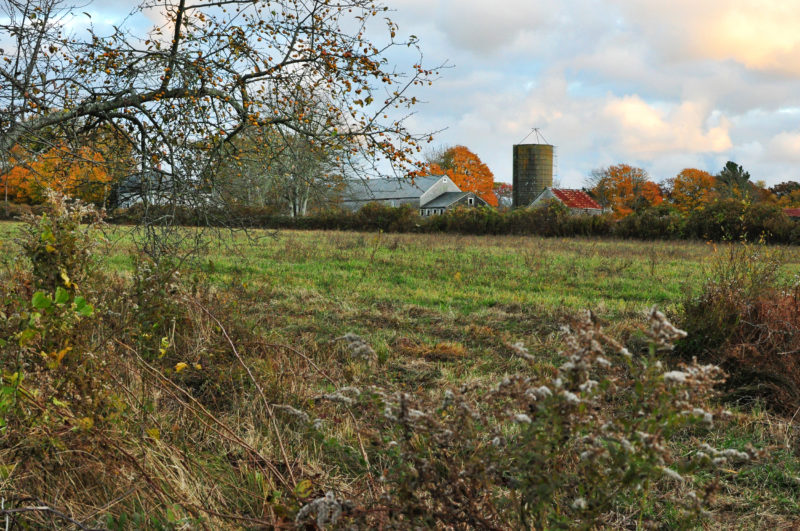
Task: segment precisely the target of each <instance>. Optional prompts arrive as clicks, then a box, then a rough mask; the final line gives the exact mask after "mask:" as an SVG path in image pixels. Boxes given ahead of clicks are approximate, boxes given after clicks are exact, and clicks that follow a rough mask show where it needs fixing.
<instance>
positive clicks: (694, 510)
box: [331, 310, 753, 529]
mask: <svg viewBox="0 0 800 531" xmlns="http://www.w3.org/2000/svg"><path fill="white" fill-rule="evenodd" d="M650 322H651V327H650V329H649V331H648V336H649V338H650V348H649V350H648V351H647V352H644V353H636V354H632V353H630V352H628V350H627V349H626V348H624V347H622V346H621V345H620V344H619V343H617V342H616V341H614V340H613V339H612V338H610V337H608V336H607V335H605V334H604V333H603V332H602V330H601V329H600V327H599V325H598V324H597V323H596V321H595V320H594V319H593V318H592V316H591V315H587V316H586V317H585V318H584V319H582V320H578V321H577V322H576V323H575V325H574V327H573V328H572V329H568V330H567V331H566V339H565V345H566V349H565V351H564V352H563V353H562V356H563V358H564V363H563V364H562V365H561V367H560V368H559V369H558V372H557V374H556V375H554V376H552V377H536V376H534V375H533V374H532V373H531V374H529V373H527V372H525V371H523V372H520V373H517V374H512V375H509V376H508V377H506V378H504V379H503V380H502V381H498V382H495V384H494V385H489V384H488V383H486V384H477V383H476V384H471V385H465V386H464V387H462V388H461V389H458V390H449V391H446V392H445V393H444V395H443V397H442V401H441V402H440V403H438V404H431V403H426V402H425V401H424V400H422V399H419V398H416V397H414V396H411V395H409V394H406V393H402V392H400V393H386V392H384V391H382V390H381V389H377V388H373V389H372V390H371V391H370V392H365V393H363V394H361V396H360V398H359V400H360V401H361V403H362V406H363V407H365V408H366V409H365V410H364V414H365V416H367V417H369V418H374V417H375V416H377V415H380V414H381V410H383V411H382V415H383V419H384V425H383V428H382V431H383V434H382V436H381V441H382V443H381V445H382V446H380V447H379V449H378V450H377V454H378V455H379V456H381V457H382V458H383V463H382V467H383V470H384V474H383V477H382V479H383V481H384V483H385V485H386V489H387V496H388V497H387V501H386V504H387V506H388V507H389V508H390V509H389V510H388V511H387V513H386V515H385V520H389V522H386V521H385V520H380V519H379V520H378V521H377V522H376V521H372V522H371V525H378V522H379V523H380V524H381V525H382V526H386V524H387V523H388V524H389V526H390V527H391V526H396V527H404V528H417V527H420V528H454V529H461V528H481V529H506V528H508V529H528V528H553V527H570V528H584V529H590V528H593V527H595V526H598V525H602V523H603V522H604V518H605V517H606V515H607V513H609V512H611V511H626V510H634V511H642V510H643V509H644V505H645V504H647V503H652V501H651V500H649V499H648V496H647V492H648V490H649V489H651V488H653V487H652V486H653V485H661V486H662V488H661V489H660V492H661V493H662V494H663V495H664V497H665V498H666V499H669V500H671V503H676V504H677V506H678V507H681V508H682V510H683V511H684V514H683V517H682V520H681V521H680V522H673V524H676V525H681V526H685V525H689V524H692V523H697V521H698V520H699V519H700V518H701V515H702V511H703V507H704V506H705V504H706V503H707V502H708V499H707V498H708V496H710V494H711V493H712V492H713V481H710V480H709V476H708V475H702V476H701V475H695V472H697V471H700V470H713V469H714V468H715V467H716V466H720V465H723V464H726V463H728V462H733V461H736V460H739V459H742V460H747V459H750V458H751V457H753V453H745V452H738V451H735V450H728V451H719V450H715V449H713V448H711V447H710V446H708V445H701V444H697V445H695V446H694V447H693V449H692V450H690V451H688V452H684V451H681V452H676V451H674V450H673V449H672V446H671V445H670V444H668V442H669V441H670V440H671V439H672V438H674V437H676V436H677V435H679V434H681V433H685V432H686V430H693V431H694V432H695V433H696V434H698V435H699V434H702V433H703V430H704V429H705V427H707V426H709V425H710V424H711V423H712V422H713V421H714V417H715V415H716V414H717V413H715V412H713V411H711V410H707V409H705V407H706V406H705V404H706V403H707V400H708V399H709V397H711V396H712V395H713V394H714V391H713V387H714V386H715V385H716V384H717V383H718V382H720V381H721V378H722V372H721V371H720V370H719V369H718V368H717V367H714V366H711V365H699V364H697V363H694V362H693V363H690V364H688V365H682V366H681V368H680V369H679V370H668V369H667V368H666V367H665V366H664V365H662V363H661V362H660V361H658V359H657V355H658V353H659V352H661V351H663V350H666V349H669V348H671V345H672V342H673V341H675V340H676V339H677V338H679V337H683V335H684V333H683V332H681V331H680V330H677V329H676V328H674V327H673V326H672V325H671V324H670V323H669V322H668V321H667V320H666V318H665V317H664V316H663V315H662V314H660V313H659V312H657V311H655V310H653V311H652V312H651V313H650ZM513 349H514V350H515V351H516V352H517V353H518V354H519V355H520V356H521V357H524V358H526V359H529V360H531V361H532V360H533V357H532V356H530V355H528V354H527V351H526V350H525V349H524V347H523V346H522V345H521V344H517V345H514V346H513ZM337 396H338V395H331V399H333V398H336V397H337ZM345 398H347V400H348V401H349V402H352V399H351V398H349V397H341V400H344V399H345ZM684 450H685V449H684ZM728 466H729V465H728ZM675 485H682V487H681V488H674V486H675ZM656 503H665V502H663V501H661V502H656ZM632 507H635V508H632ZM377 511H378V509H377V508H376V509H374V510H373V511H372V512H377ZM640 519H641V513H640ZM640 522H641V520H640Z"/></svg>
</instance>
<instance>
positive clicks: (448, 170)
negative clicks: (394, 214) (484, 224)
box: [424, 146, 497, 207]
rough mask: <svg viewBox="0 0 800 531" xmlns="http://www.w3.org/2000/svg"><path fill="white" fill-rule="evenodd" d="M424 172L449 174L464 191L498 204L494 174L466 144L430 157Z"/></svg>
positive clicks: (494, 204) (492, 203)
mask: <svg viewBox="0 0 800 531" xmlns="http://www.w3.org/2000/svg"><path fill="white" fill-rule="evenodd" d="M424 172H425V173H427V174H428V175H447V176H448V177H450V178H451V179H452V180H453V182H454V183H455V184H456V186H458V187H459V188H461V190H462V191H464V192H474V193H475V195H477V196H478V197H480V198H481V199H483V200H484V201H486V202H487V203H489V204H490V205H492V206H494V207H496V206H497V196H496V195H495V193H494V174H493V173H492V171H491V170H490V169H489V167H488V166H487V165H486V164H484V163H483V162H482V161H481V159H480V158H479V157H478V155H476V154H475V153H473V152H472V151H470V150H469V149H467V148H466V147H464V146H455V147H451V148H447V149H446V150H444V151H441V152H438V153H434V154H433V155H432V156H430V157H429V162H428V165H427V166H426V167H425V169H424Z"/></svg>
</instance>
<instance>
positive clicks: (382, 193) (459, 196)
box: [341, 175, 489, 216]
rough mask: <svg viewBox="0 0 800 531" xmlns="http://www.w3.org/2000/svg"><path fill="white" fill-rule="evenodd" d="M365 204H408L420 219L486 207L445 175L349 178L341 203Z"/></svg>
mask: <svg viewBox="0 0 800 531" xmlns="http://www.w3.org/2000/svg"><path fill="white" fill-rule="evenodd" d="M367 203H380V204H383V205H386V206H392V207H399V206H402V205H412V206H414V207H415V208H418V209H419V214H420V215H421V216H432V215H435V214H443V213H444V212H446V211H447V210H450V209H453V208H456V207H460V206H463V207H467V208H471V207H477V206H489V204H488V203H487V202H486V201H484V200H483V199H481V198H480V197H479V196H478V195H476V194H475V193H473V192H464V191H462V190H461V189H460V188H459V187H458V186H457V185H456V184H455V183H454V182H453V180H452V179H450V178H449V177H447V176H446V175H433V176H426V177H417V178H415V179H413V180H412V179H388V178H386V179H350V180H348V181H346V182H345V187H344V191H343V192H342V196H341V204H342V206H343V207H345V208H347V209H350V210H358V209H360V208H361V207H363V206H364V205H366V204H367Z"/></svg>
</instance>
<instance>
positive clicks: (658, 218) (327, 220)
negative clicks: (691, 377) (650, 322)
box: [111, 199, 800, 244]
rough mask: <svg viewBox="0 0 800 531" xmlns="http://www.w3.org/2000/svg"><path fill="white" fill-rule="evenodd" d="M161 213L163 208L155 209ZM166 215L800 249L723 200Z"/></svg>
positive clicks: (763, 220)
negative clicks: (596, 211) (586, 209)
mask: <svg viewBox="0 0 800 531" xmlns="http://www.w3.org/2000/svg"><path fill="white" fill-rule="evenodd" d="M150 208H151V210H152V209H156V210H158V208H159V207H150ZM140 210H141V209H140V208H139V207H132V208H130V209H127V210H117V211H115V212H113V214H112V216H111V221H112V222H114V223H137V222H138V221H139V219H140V218H141V212H140ZM165 215H169V216H170V219H172V220H174V222H175V223H179V224H184V225H202V224H208V223H210V224H212V225H225V226H234V227H252V228H267V229H299V230H347V231H351V230H352V231H383V232H398V233H403V232H416V233H457V234H474V235H535V236H544V237H573V236H584V237H616V238H628V239H640V240H664V239H667V240H671V239H700V240H705V241H708V240H711V241H740V240H748V241H757V240H759V239H764V240H766V241H769V242H771V243H788V244H798V243H800V223H795V222H793V221H792V220H790V219H789V218H788V217H787V216H786V214H784V213H783V211H782V210H781V209H780V208H779V207H778V206H776V205H770V204H766V203H745V202H742V201H738V200H733V199H724V200H719V201H716V202H714V203H712V204H711V205H709V206H707V207H706V208H705V209H703V210H698V211H694V212H692V213H691V214H690V215H689V216H688V217H687V216H683V215H681V214H680V213H679V212H678V211H676V210H675V209H674V208H672V207H671V206H669V205H665V204H662V205H659V206H656V207H652V208H644V209H641V210H638V211H635V212H634V213H633V214H631V215H629V216H626V217H625V218H623V219H621V220H615V219H613V218H612V216H611V215H610V214H603V215H597V216H591V215H571V214H570V213H569V210H568V209H567V208H565V207H564V206H563V205H561V204H560V203H557V202H550V203H548V204H546V205H543V206H540V207H536V208H524V209H514V210H505V211H503V210H496V209H491V208H469V209H468V208H456V209H453V210H448V211H446V212H445V213H444V214H440V215H435V216H428V217H422V216H420V215H419V213H418V211H417V209H415V208H414V207H412V206H410V205H404V206H400V207H389V206H386V205H382V204H378V203H371V204H367V205H366V206H364V207H363V208H361V209H360V210H358V211H355V212H351V211H349V210H343V209H332V210H326V211H321V212H317V213H314V214H311V215H308V216H303V217H296V218H293V217H289V216H282V215H277V214H276V213H275V211H274V210H259V209H254V208H232V209H226V210H225V211H220V212H217V213H215V214H212V215H205V216H203V217H202V219H201V218H200V217H199V216H198V215H197V213H196V212H195V211H193V210H191V209H188V208H175V207H170V208H169V209H165Z"/></svg>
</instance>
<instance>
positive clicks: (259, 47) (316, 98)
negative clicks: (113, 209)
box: [0, 0, 434, 212]
mask: <svg viewBox="0 0 800 531" xmlns="http://www.w3.org/2000/svg"><path fill="white" fill-rule="evenodd" d="M0 10H2V12H0V21H2V22H0V24H2V29H3V32H4V34H5V35H7V36H8V38H7V39H3V50H0V165H1V167H0V174H2V173H6V171H7V170H8V169H9V168H10V163H11V156H10V154H11V149H12V148H13V147H14V146H23V147H24V148H25V149H26V150H27V153H26V154H25V155H27V157H28V158H29V159H31V160H33V159H35V158H36V157H37V156H38V155H39V154H41V153H43V152H46V151H48V150H49V149H51V148H53V147H56V146H58V145H62V144H66V143H70V144H73V145H82V144H85V142H83V140H84V139H85V137H86V136H87V135H89V134H90V133H91V132H92V131H93V130H95V129H96V128H98V127H101V126H108V127H112V128H114V129H115V130H117V131H118V132H119V133H120V134H121V135H123V136H124V137H125V138H126V140H127V142H128V143H129V145H130V146H131V148H132V149H134V150H135V156H136V160H137V161H138V165H139V168H138V171H139V173H140V174H143V175H147V174H149V173H151V172H154V171H157V172H158V173H159V175H162V176H164V178H166V179H169V180H170V182H171V183H172V184H171V185H170V187H169V190H171V191H172V192H171V193H173V194H176V195H190V194H197V193H202V194H206V195H209V196H210V197H215V196H218V194H217V193H216V187H215V170H216V168H217V167H218V166H219V164H220V163H221V161H222V160H224V158H225V157H226V156H227V152H226V146H227V145H229V144H230V142H231V141H232V140H233V139H234V138H236V137H237V136H238V135H239V134H241V133H242V132H243V131H244V130H245V129H246V128H247V127H249V126H253V127H271V128H274V129H281V130H283V131H284V132H286V133H287V134H288V133H291V134H293V135H297V136H298V137H303V138H306V139H307V140H308V141H309V143H313V144H314V145H315V146H317V147H318V148H319V149H323V150H324V149H326V148H327V147H328V146H335V147H336V148H337V149H340V148H341V149H345V150H347V151H348V152H349V153H350V157H351V158H352V159H358V160H359V161H360V162H361V166H360V168H361V169H363V170H365V171H367V170H371V171H375V170H377V169H380V170H381V171H382V172H385V170H386V167H387V166H386V165H388V167H389V168H390V169H391V170H392V171H394V172H396V173H398V174H402V175H405V174H406V173H407V172H409V171H410V170H412V169H414V165H413V163H414V160H415V156H416V154H417V153H418V152H419V151H420V149H421V148H420V146H419V143H420V141H421V140H422V139H426V140H427V139H428V138H429V137H428V135H427V134H426V135H419V134H415V133H414V132H412V131H409V130H408V129H407V128H406V126H405V118H406V117H407V116H408V115H409V111H408V109H409V108H410V107H411V106H413V104H414V103H415V102H416V101H417V99H416V96H414V95H412V94H411V93H410V91H411V89H413V88H414V87H417V86H422V85H427V84H429V83H430V81H431V78H432V74H433V73H434V72H432V70H431V69H428V68H425V67H424V66H423V65H422V59H421V57H422V56H421V52H419V49H418V47H417V46H418V44H417V41H416V38H415V37H413V36H412V37H411V38H408V39H402V38H399V37H398V36H397V35H398V28H397V26H396V24H395V23H393V22H392V21H391V20H389V19H388V18H386V12H387V10H388V8H386V7H385V6H383V5H382V4H380V3H379V2H378V1H377V0H349V1H347V2H338V1H335V0H273V1H268V0H219V1H217V0H211V1H209V2H191V1H188V0H143V3H142V4H141V5H139V6H138V7H136V9H135V10H134V12H133V13H132V15H131V16H130V17H128V18H125V19H124V21H123V22H122V23H121V24H120V25H118V26H115V27H113V29H112V30H109V31H107V32H105V33H103V34H101V33H100V32H99V30H97V29H96V28H95V27H93V26H92V25H91V23H90V22H88V21H87V24H88V26H87V28H86V29H85V30H82V29H80V21H82V20H87V19H86V18H85V15H84V14H83V11H84V6H83V4H81V5H70V4H67V3H65V2H64V1H63V0H3V2H2V4H0ZM143 11H147V12H149V13H153V14H155V15H158V16H157V17H154V18H160V20H163V23H162V24H160V25H157V26H156V27H152V28H150V29H149V30H147V31H144V32H142V31H138V30H137V27H138V26H137V24H140V23H141V20H142V17H141V13H142V12H143ZM65 20H69V21H71V22H70V25H69V26H70V27H72V28H77V29H74V30H72V31H73V33H71V34H67V33H65V27H66V25H65V24H64V23H63V21H65ZM368 36H369V37H368ZM395 49H399V50H403V55H396V54H394V50H395ZM415 50H416V52H417V53H416V56H415V57H414V59H413V60H410V61H409V63H410V64H409V67H408V68H403V67H402V66H398V65H396V64H395V63H394V62H393V61H391V60H390V57H391V58H397V57H408V53H409V51H411V52H412V53H413V52H414V51H415ZM411 63H413V64H411ZM312 114H313V115H314V116H315V117H316V119H315V120H311V116H312ZM320 124H322V127H319V125H320ZM68 140H69V142H67V141H68ZM141 200H142V201H143V202H144V203H147V201H148V197H147V196H146V195H145V196H143V197H142V198H141ZM172 202H173V204H182V203H183V202H184V201H183V199H182V198H180V197H174V198H172ZM195 204H204V201H196V202H195ZM145 211H146V212H147V209H145Z"/></svg>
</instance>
